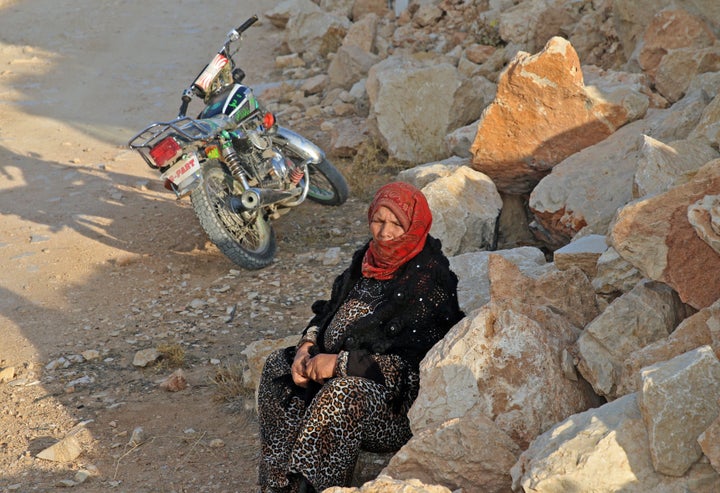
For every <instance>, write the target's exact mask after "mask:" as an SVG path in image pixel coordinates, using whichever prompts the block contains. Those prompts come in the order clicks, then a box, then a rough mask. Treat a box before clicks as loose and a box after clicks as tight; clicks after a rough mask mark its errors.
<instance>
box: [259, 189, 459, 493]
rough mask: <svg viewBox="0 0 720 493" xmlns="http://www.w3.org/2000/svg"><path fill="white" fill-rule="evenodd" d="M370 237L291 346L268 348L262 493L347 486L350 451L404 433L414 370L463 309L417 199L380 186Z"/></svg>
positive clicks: (262, 394) (390, 442)
mask: <svg viewBox="0 0 720 493" xmlns="http://www.w3.org/2000/svg"><path fill="white" fill-rule="evenodd" d="M368 220H369V223H370V232H371V234H372V239H371V240H370V241H369V242H368V243H367V244H366V245H365V246H364V247H362V248H361V249H359V250H358V251H357V252H355V254H354V255H353V258H352V262H351V264H350V266H349V267H348V268H347V269H346V270H345V271H344V272H343V273H342V274H340V275H339V276H338V277H337V278H336V279H335V282H334V283H333V287H332V295H331V299H330V300H323V301H316V302H315V303H314V304H313V306H312V310H313V313H314V314H315V315H314V317H313V318H312V319H311V320H310V323H309V325H308V327H307V328H306V329H305V331H304V332H303V334H302V337H301V339H300V342H299V343H298V344H297V346H296V347H289V348H286V349H284V350H278V351H275V352H274V353H272V354H271V355H270V356H269V357H268V359H267V361H266V363H265V367H264V369H263V373H262V377H261V379H260V386H259V390H258V414H259V420H260V438H261V442H262V450H261V456H260V464H259V483H260V487H261V491H263V492H303V491H309V492H312V491H322V490H323V489H325V488H328V487H330V486H349V485H350V481H351V479H352V473H353V469H354V466H355V462H356V461H357V458H358V454H359V452H360V450H361V449H362V450H367V451H372V452H391V451H395V450H398V449H399V448H400V447H401V446H402V445H404V444H405V443H406V442H407V441H408V440H409V439H410V437H411V431H410V424H409V420H408V417H407V412H408V410H409V409H410V406H411V405H412V403H413V401H414V400H415V398H416V397H417V394H418V388H419V365H420V361H421V360H422V358H423V357H424V356H425V354H426V353H427V351H428V350H429V349H430V348H431V347H432V346H433V345H434V344H435V343H436V342H438V341H439V340H440V339H442V338H443V336H444V335H445V334H446V333H447V331H448V330H449V329H450V328H451V327H452V326H453V325H455V324H456V323H457V322H458V321H459V320H460V319H461V318H462V317H463V316H464V314H463V312H462V311H461V310H460V307H459V306H458V299H457V282H458V281H457V277H456V276H455V274H454V273H453V272H452V271H451V270H450V266H449V262H448V259H447V258H446V257H445V255H444V254H443V253H442V251H441V243H440V241H439V240H438V239H436V238H433V237H432V236H430V235H429V234H428V232H429V231H430V225H431V224H432V214H431V212H430V208H429V207H428V203H427V200H426V199H425V196H424V195H423V194H422V192H420V191H419V190H418V189H417V188H415V187H413V186H412V185H409V184H407V183H402V182H394V183H390V184H388V185H385V186H383V187H382V188H380V190H378V192H377V193H376V195H375V197H374V199H373V201H372V203H371V205H370V208H369V210H368Z"/></svg>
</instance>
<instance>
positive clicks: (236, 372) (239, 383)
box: [210, 365, 254, 402]
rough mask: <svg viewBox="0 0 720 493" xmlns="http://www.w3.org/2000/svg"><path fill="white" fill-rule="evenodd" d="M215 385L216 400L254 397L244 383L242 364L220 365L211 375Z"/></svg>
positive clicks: (229, 400)
mask: <svg viewBox="0 0 720 493" xmlns="http://www.w3.org/2000/svg"><path fill="white" fill-rule="evenodd" d="M210 380H211V382H212V383H213V384H214V385H215V395H214V396H213V399H214V400H215V401H216V402H233V401H236V400H238V398H254V395H253V393H252V391H251V390H250V389H247V388H245V386H244V385H243V368H242V366H241V365H231V366H221V367H220V366H219V367H217V368H216V369H215V374H214V375H213V376H211V377H210Z"/></svg>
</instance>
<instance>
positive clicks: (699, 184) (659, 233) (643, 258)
mask: <svg viewBox="0 0 720 493" xmlns="http://www.w3.org/2000/svg"><path fill="white" fill-rule="evenodd" d="M718 193H720V159H716V160H714V161H711V162H710V163H708V164H706V165H705V166H703V167H702V168H701V169H700V171H699V172H698V173H697V175H696V176H695V178H694V179H693V180H691V181H690V182H688V183H686V184H684V185H679V186H676V187H674V188H672V189H670V190H669V191H667V192H665V193H662V194H658V195H653V196H651V197H648V198H647V199H644V200H639V201H636V202H633V203H631V204H629V205H627V206H625V207H624V208H622V209H621V210H620V211H619V212H618V216H617V219H616V221H615V223H614V225H613V226H612V230H611V234H610V236H609V238H610V244H611V245H612V246H613V247H614V248H615V250H617V252H618V253H619V254H620V255H621V256H622V257H623V258H624V259H625V260H627V261H628V262H630V263H631V264H633V265H634V266H635V267H637V268H638V269H640V270H641V271H642V272H643V274H644V275H645V276H646V277H649V278H650V279H654V280H657V281H661V282H664V283H666V284H668V285H669V286H671V287H672V288H673V289H674V290H675V291H677V292H678V294H679V295H680V299H681V300H682V301H683V302H685V303H688V304H690V305H691V306H693V307H694V308H696V309H701V308H704V307H707V306H710V305H711V304H712V303H714V302H715V300H717V299H718V298H720V282H718V275H717V273H718V272H720V255H718V253H717V252H716V251H715V250H713V249H712V248H711V247H710V246H709V245H708V244H707V243H706V242H705V241H703V240H702V239H701V238H700V237H699V236H698V235H697V233H696V232H695V230H694V228H693V226H692V225H691V224H690V222H689V221H688V217H687V211H688V207H689V206H691V205H692V204H694V203H695V202H697V201H698V200H700V199H701V198H703V197H704V196H706V195H717V194H718Z"/></svg>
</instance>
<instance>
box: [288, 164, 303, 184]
mask: <svg viewBox="0 0 720 493" xmlns="http://www.w3.org/2000/svg"><path fill="white" fill-rule="evenodd" d="M303 176H305V172H304V171H303V169H302V168H301V167H300V166H295V167H293V169H292V171H290V182H291V183H292V184H293V185H297V184H298V183H300V180H302V179H303Z"/></svg>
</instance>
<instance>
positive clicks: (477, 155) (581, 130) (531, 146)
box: [470, 37, 648, 194]
mask: <svg viewBox="0 0 720 493" xmlns="http://www.w3.org/2000/svg"><path fill="white" fill-rule="evenodd" d="M616 97H620V100H619V101H617V100H616V99H615V98H611V97H608V95H603V94H599V93H598V91H596V90H588V89H586V87H585V86H584V83H583V74H582V70H581V68H580V60H579V59H578V56H577V53H576V52H575V50H574V49H573V47H572V46H571V45H570V43H569V42H568V41H567V40H565V39H563V38H560V37H554V38H552V39H551V40H550V41H548V42H547V44H546V45H545V48H544V49H543V50H542V51H541V52H540V53H538V54H536V55H532V56H531V55H530V54H528V53H525V52H520V53H518V54H517V56H516V57H515V58H514V59H513V60H512V61H511V62H510V63H509V64H508V66H507V67H506V69H505V70H504V71H503V72H502V74H501V75H500V79H499V81H498V86H497V93H496V96H495V100H494V101H493V102H492V103H491V104H490V105H489V106H488V107H487V108H486V109H485V111H484V112H483V115H482V118H481V119H480V122H479V124H478V130H477V135H476V137H475V141H474V142H473V145H472V147H471V149H470V150H471V152H472V154H473V167H475V169H477V170H478V171H482V172H483V173H485V174H487V175H488V176H490V177H491V178H492V179H493V181H495V183H496V185H497V187H498V189H499V190H500V191H501V192H506V193H513V194H523V193H528V192H530V191H531V190H532V188H533V187H534V186H535V185H536V184H537V182H538V181H540V179H541V178H542V177H544V176H545V175H547V174H548V173H549V172H550V170H551V169H552V168H553V166H555V165H556V164H557V163H559V162H561V161H562V160H563V159H565V158H567V157H568V156H570V155H572V154H574V153H576V152H577V151H579V150H581V149H584V148H586V147H589V146H591V145H593V144H596V143H597V142H600V141H602V140H603V139H605V138H607V137H608V136H609V135H611V134H612V133H613V132H615V131H616V130H617V129H618V128H619V127H621V126H622V125H624V124H626V123H628V122H630V121H632V120H635V119H637V118H639V117H642V116H643V115H644V113H645V111H646V109H647V106H648V99H647V96H645V95H642V94H639V93H634V92H630V93H627V92H626V93H624V94H618V95H616Z"/></svg>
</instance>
